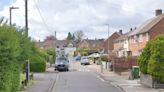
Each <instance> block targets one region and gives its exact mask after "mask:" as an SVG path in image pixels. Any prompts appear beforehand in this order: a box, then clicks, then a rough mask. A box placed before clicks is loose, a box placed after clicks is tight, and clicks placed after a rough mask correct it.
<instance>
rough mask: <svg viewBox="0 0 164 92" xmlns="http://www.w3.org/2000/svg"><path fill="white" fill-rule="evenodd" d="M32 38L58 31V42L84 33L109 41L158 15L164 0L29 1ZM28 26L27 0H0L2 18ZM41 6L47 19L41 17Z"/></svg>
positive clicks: (40, 37) (39, 37) (87, 36)
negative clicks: (120, 31)
mask: <svg viewBox="0 0 164 92" xmlns="http://www.w3.org/2000/svg"><path fill="white" fill-rule="evenodd" d="M28 1H29V4H28V5H29V6H28V7H29V9H28V11H29V29H30V30H29V35H30V36H31V37H32V38H34V39H36V40H43V39H44V38H45V37H46V36H48V35H54V31H56V32H57V38H58V39H64V38H66V36H67V34H68V32H71V33H73V32H75V31H77V30H82V31H83V32H84V33H85V37H86V38H91V39H94V38H107V36H108V31H107V30H108V27H107V25H106V24H109V26H110V34H112V33H113V32H115V31H118V30H119V29H123V32H127V31H129V29H130V28H131V27H133V28H134V27H135V26H137V27H138V26H139V25H142V24H143V23H144V22H145V21H146V20H148V19H150V18H152V17H154V16H155V10H156V9H163V10H164V0H28ZM10 6H16V7H19V9H17V10H13V11H12V17H13V19H12V22H13V23H16V24H17V25H19V26H24V15H25V14H24V0H0V16H4V17H6V19H8V18H9V7H10ZM36 7H38V8H39V10H40V13H41V16H42V17H43V20H42V18H41V16H40V15H39V12H38V9H37V8H36Z"/></svg>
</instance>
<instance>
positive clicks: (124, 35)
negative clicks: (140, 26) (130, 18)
mask: <svg viewBox="0 0 164 92" xmlns="http://www.w3.org/2000/svg"><path fill="white" fill-rule="evenodd" d="M131 32H132V31H129V32H126V33H124V34H122V35H121V36H120V37H118V38H117V39H116V40H115V42H116V41H121V40H125V39H126V38H127V37H128V36H129V34H130V33H131Z"/></svg>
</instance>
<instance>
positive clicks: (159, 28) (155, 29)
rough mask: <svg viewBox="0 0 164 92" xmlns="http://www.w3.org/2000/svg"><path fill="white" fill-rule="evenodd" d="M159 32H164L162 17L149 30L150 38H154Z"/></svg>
mask: <svg viewBox="0 0 164 92" xmlns="http://www.w3.org/2000/svg"><path fill="white" fill-rule="evenodd" d="M159 34H164V19H162V20H161V21H160V22H159V23H158V24H157V25H156V26H155V27H153V28H152V29H151V30H150V32H149V35H150V39H152V38H154V37H155V36H157V35H159Z"/></svg>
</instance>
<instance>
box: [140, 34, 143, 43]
mask: <svg viewBox="0 0 164 92" xmlns="http://www.w3.org/2000/svg"><path fill="white" fill-rule="evenodd" d="M142 41H143V35H142V34H140V35H139V42H142Z"/></svg>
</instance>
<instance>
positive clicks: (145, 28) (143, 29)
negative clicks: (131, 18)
mask: <svg viewBox="0 0 164 92" xmlns="http://www.w3.org/2000/svg"><path fill="white" fill-rule="evenodd" d="M162 19H164V14H162V15H158V16H156V17H154V18H152V19H149V20H147V21H146V22H145V23H144V24H143V25H142V26H140V27H139V28H137V29H136V30H134V31H132V32H131V33H130V34H129V36H132V35H136V34H141V33H145V32H148V31H150V29H151V28H152V27H154V26H155V25H156V24H157V23H159V22H160V21H161V20H162Z"/></svg>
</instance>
